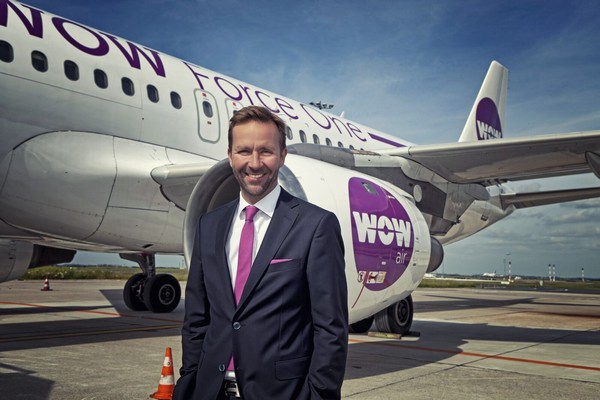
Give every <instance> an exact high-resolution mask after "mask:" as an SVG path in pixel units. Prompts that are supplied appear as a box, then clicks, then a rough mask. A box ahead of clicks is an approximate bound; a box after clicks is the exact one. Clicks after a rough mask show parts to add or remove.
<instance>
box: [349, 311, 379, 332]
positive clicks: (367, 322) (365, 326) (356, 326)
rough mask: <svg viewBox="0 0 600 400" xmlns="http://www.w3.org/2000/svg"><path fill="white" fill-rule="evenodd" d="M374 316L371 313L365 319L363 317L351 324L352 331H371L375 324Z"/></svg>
mask: <svg viewBox="0 0 600 400" xmlns="http://www.w3.org/2000/svg"><path fill="white" fill-rule="evenodd" d="M373 319H374V316H373V315H371V316H370V317H367V318H365V319H361V320H360V321H358V322H355V323H353V324H350V329H349V331H350V333H366V332H368V331H369V328H370V327H371V325H373Z"/></svg>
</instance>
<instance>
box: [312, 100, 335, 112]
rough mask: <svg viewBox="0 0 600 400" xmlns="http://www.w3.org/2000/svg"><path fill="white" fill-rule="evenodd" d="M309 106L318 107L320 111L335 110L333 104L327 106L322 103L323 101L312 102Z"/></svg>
mask: <svg viewBox="0 0 600 400" xmlns="http://www.w3.org/2000/svg"><path fill="white" fill-rule="evenodd" d="M309 104H310V105H311V106H315V107H317V108H318V109H319V110H330V109H332V108H333V104H325V103H322V102H321V101H317V102H314V101H311V102H310V103H309Z"/></svg>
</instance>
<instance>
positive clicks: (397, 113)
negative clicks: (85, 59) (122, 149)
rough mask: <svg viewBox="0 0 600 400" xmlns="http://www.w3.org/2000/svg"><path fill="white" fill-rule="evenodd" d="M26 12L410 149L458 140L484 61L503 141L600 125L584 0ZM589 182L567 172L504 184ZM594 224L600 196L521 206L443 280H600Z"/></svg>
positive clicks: (453, 257)
mask: <svg viewBox="0 0 600 400" xmlns="http://www.w3.org/2000/svg"><path fill="white" fill-rule="evenodd" d="M25 3H26V4H29V5H32V6H34V7H37V8H40V9H43V10H46V11H48V12H51V13H54V14H58V15H60V16H62V17H65V18H68V19H71V20H74V21H77V22H80V23H83V24H85V25H88V26H91V27H93V28H97V29H99V30H102V31H105V32H109V33H112V34H115V35H117V36H120V37H123V38H125V39H128V40H131V41H134V42H137V43H140V44H143V45H145V46H147V47H150V48H153V49H156V50H159V51H161V52H163V53H167V54H170V55H172V56H175V57H178V58H181V59H184V60H187V61H190V62H192V63H194V64H197V65H201V66H203V67H206V68H209V69H211V70H214V71H218V72H220V73H222V74H225V75H229V76H232V77H235V78H237V79H240V80H242V81H245V82H248V83H251V84H253V85H256V86H259V87H262V88H265V89H267V90H270V91H272V92H275V93H279V94H282V95H284V96H286V97H290V98H293V99H295V100H298V101H301V102H303V103H308V102H311V101H323V102H325V103H330V104H334V106H335V107H334V108H333V109H332V110H331V111H332V112H333V113H338V114H339V113H341V112H345V116H346V118H348V119H350V120H354V121H357V122H360V123H362V124H364V125H367V126H370V127H373V128H375V129H378V130H380V131H383V132H386V133H389V134H392V135H395V136H397V137H400V138H403V139H406V140H408V141H411V142H414V143H418V144H431V143H449V142H455V141H457V140H458V137H459V136H460V133H461V131H462V128H463V126H464V123H465V120H466V118H467V116H468V113H469V111H470V109H471V107H472V105H473V101H474V100H475V97H476V95H477V92H478V90H479V87H480V85H481V82H482V80H483V78H484V76H485V73H486V71H487V68H488V67H489V64H490V62H491V61H492V60H497V61H499V62H500V63H502V64H503V65H505V66H506V67H507V68H508V69H509V88H508V100H507V106H506V121H505V126H504V136H505V137H521V136H529V135H539V134H549V133H568V132H578V131H585V130H598V129H600V24H599V23H598V21H599V20H600V7H598V4H597V2H596V1H594V0H590V1H585V0H581V1H543V0H540V1H531V0H521V1H516V0H514V1H511V0H508V1H495V2H490V1H480V0H472V1H471V0H463V1H448V0H440V1H427V0H420V1H368V2H367V1H364V0H363V1H353V0H350V1H337V0H336V1H330V0H319V1H313V0H306V1H277V2H275V1H272V2H268V1H264V0H258V1H252V2H247V1H241V0H219V1H209V0H177V1H175V0H137V1H136V0H104V1H101V2H88V1H85V2H84V1H81V0H30V1H25ZM595 186H600V181H598V179H597V178H596V177H594V176H576V177H569V178H568V179H566V178H560V179H558V178H557V179H552V180H542V181H527V182H515V183H513V184H512V185H511V188H512V189H514V190H515V191H530V190H551V189H559V188H564V187H595ZM599 220H600V200H588V201H579V202H572V203H565V204H560V205H553V206H544V207H535V208H531V209H527V210H517V211H516V212H515V213H514V214H513V215H512V216H510V217H509V218H507V219H505V220H503V221H501V222H499V223H497V224H496V225H494V226H492V227H490V228H488V229H486V230H484V231H482V232H480V233H478V234H476V235H474V236H472V237H470V238H467V239H465V240H463V241H461V242H458V243H456V244H452V245H449V246H447V247H446V248H445V251H446V256H445V260H444V263H443V265H442V267H441V268H440V270H439V272H443V273H446V274H455V273H458V274H481V273H484V272H493V271H496V272H497V273H498V274H503V273H504V272H505V266H506V267H507V266H508V263H509V262H510V265H511V272H512V274H513V276H514V275H537V276H547V275H548V265H549V264H552V265H555V266H556V275H557V276H559V277H561V276H562V277H581V275H582V269H583V273H584V274H585V277H596V278H600V257H599V255H600V224H598V221H599ZM75 262H80V263H105V262H106V263H119V264H127V263H126V262H124V261H122V260H120V259H119V258H118V257H117V256H100V255H97V254H90V253H82V254H78V256H77V257H76V259H75ZM157 264H158V265H165V266H181V265H182V262H181V258H179V257H159V258H158V259H157Z"/></svg>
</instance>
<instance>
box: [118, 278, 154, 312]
mask: <svg viewBox="0 0 600 400" xmlns="http://www.w3.org/2000/svg"><path fill="white" fill-rule="evenodd" d="M144 279H145V278H144V274H142V273H141V272H140V273H138V274H135V275H132V276H131V277H130V278H129V279H128V280H127V282H126V283H125V287H124V288H123V300H124V301H125V305H126V306H127V307H129V309H130V310H133V311H146V310H147V309H148V307H146V304H144V301H143V300H142V296H143V293H144Z"/></svg>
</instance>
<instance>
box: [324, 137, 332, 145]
mask: <svg viewBox="0 0 600 400" xmlns="http://www.w3.org/2000/svg"><path fill="white" fill-rule="evenodd" d="M325 144H327V146H331V139H329V138H326V139H325Z"/></svg>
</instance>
